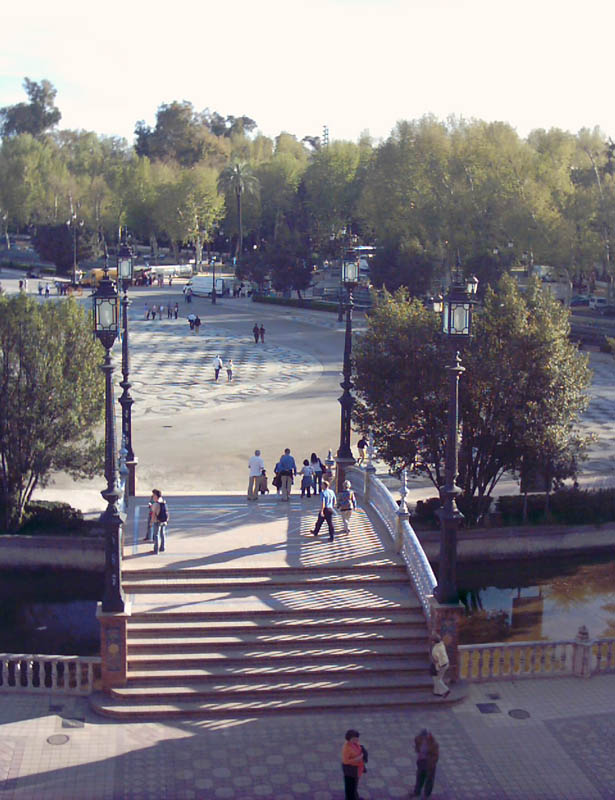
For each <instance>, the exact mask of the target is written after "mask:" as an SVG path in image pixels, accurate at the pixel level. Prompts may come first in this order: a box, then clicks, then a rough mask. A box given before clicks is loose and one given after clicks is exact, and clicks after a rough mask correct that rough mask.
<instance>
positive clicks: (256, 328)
mask: <svg viewBox="0 0 615 800" xmlns="http://www.w3.org/2000/svg"><path fill="white" fill-rule="evenodd" d="M252 333H253V334H254V344H258V335H259V333H260V329H259V327H258V322H255V323H254V327H253V328H252Z"/></svg>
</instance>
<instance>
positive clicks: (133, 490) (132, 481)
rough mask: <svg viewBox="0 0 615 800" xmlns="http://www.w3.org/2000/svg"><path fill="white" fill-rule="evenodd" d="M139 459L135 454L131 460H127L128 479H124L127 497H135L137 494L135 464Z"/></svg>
mask: <svg viewBox="0 0 615 800" xmlns="http://www.w3.org/2000/svg"><path fill="white" fill-rule="evenodd" d="M138 463H139V459H138V458H137V457H136V456H135V457H134V458H133V460H132V461H127V462H126V466H127V467H128V480H127V481H126V488H127V490H128V491H127V494H128V497H136V495H137V464H138Z"/></svg>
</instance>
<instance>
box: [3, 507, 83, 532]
mask: <svg viewBox="0 0 615 800" xmlns="http://www.w3.org/2000/svg"><path fill="white" fill-rule="evenodd" d="M97 524H98V522H97V521H96V522H93V521H91V520H84V519H83V514H82V513H81V511H79V510H78V509H76V508H73V507H72V506H70V505H69V504H68V503H59V502H52V501H47V500H35V501H32V502H30V503H28V505H27V506H26V511H25V514H24V521H23V524H22V526H21V527H20V528H19V530H18V531H17V533H18V534H25V535H30V536H32V535H34V534H36V535H41V534H43V535H44V534H50V535H59V534H75V533H80V534H83V533H88V532H90V531H91V530H92V528H93V527H94V526H95V525H97Z"/></svg>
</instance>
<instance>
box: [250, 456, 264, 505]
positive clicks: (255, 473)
mask: <svg viewBox="0 0 615 800" xmlns="http://www.w3.org/2000/svg"><path fill="white" fill-rule="evenodd" d="M264 469H265V462H264V461H263V458H262V456H261V451H260V450H255V451H254V455H253V456H250V460H249V461H248V470H249V473H250V477H249V480H248V500H256V499H257V496H258V494H257V493H258V487H259V485H260V478H261V475H262V474H263V471H264Z"/></svg>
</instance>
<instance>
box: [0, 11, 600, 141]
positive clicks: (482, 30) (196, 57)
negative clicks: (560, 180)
mask: <svg viewBox="0 0 615 800" xmlns="http://www.w3.org/2000/svg"><path fill="white" fill-rule="evenodd" d="M11 6H12V7H11V8H9V9H8V10H7V9H6V8H5V10H4V11H3V22H4V25H3V43H2V48H1V52H0V106H4V105H9V104H13V103H16V102H20V101H22V100H24V99H25V95H24V92H23V89H22V82H23V78H24V77H25V76H28V77H29V78H31V79H32V80H36V81H39V80H42V79H43V78H47V79H48V80H50V81H51V82H52V83H53V84H54V86H55V87H56V88H57V90H58V95H57V98H56V102H57V105H58V107H59V109H60V111H61V112H62V121H61V123H60V126H61V127H63V128H85V129H87V130H94V131H96V132H97V133H104V134H110V135H120V136H125V137H126V138H127V139H128V140H129V141H130V142H132V140H133V131H134V126H135V123H136V121H137V120H140V119H143V120H145V121H146V122H147V123H148V124H153V123H154V121H155V114H156V109H157V108H158V106H159V105H160V104H161V103H168V102H171V101H173V100H189V101H190V102H191V103H192V104H193V106H194V108H195V109H196V110H198V111H200V110H203V109H204V108H209V109H210V110H212V111H214V110H215V111H218V112H219V113H221V114H223V115H224V116H226V115H228V114H232V115H234V116H241V115H243V114H245V115H247V116H249V117H252V118H253V119H254V120H256V122H257V124H258V127H259V129H260V130H261V131H262V132H263V133H265V134H266V135H269V136H276V135H277V134H278V133H279V132H280V131H282V130H286V131H288V132H290V133H294V134H295V135H296V136H297V137H298V138H299V139H301V138H302V137H303V136H305V135H320V133H321V132H322V127H323V125H327V126H328V127H329V132H330V138H331V139H352V140H356V139H357V138H358V136H359V135H360V133H361V132H362V131H364V130H366V129H368V130H369V132H370V133H371V135H372V136H373V137H375V138H376V139H378V138H383V137H386V136H388V134H389V133H390V131H391V129H392V128H393V127H394V125H395V122H396V121H397V120H399V119H414V118H418V117H420V116H422V115H423V114H426V113H433V114H435V115H436V116H437V117H440V118H446V117H447V116H448V115H449V114H455V115H459V116H463V117H465V118H473V117H474V118H481V119H485V120H504V121H507V122H510V123H511V124H512V125H513V126H514V127H515V128H516V129H517V131H518V132H519V134H521V135H522V136H525V135H527V133H528V132H529V131H530V130H532V129H533V128H539V127H541V128H550V127H561V128H564V129H567V130H571V131H574V132H576V131H578V130H579V129H580V128H581V127H593V126H595V125H598V126H600V127H601V128H602V130H603V131H604V133H605V134H607V135H610V136H613V137H614V138H615V105H614V103H613V73H614V62H615V55H614V47H613V44H612V42H613V37H614V36H615V3H613V2H612V0H611V1H610V2H606V1H604V2H601V1H599V0H585V2H583V3H578V2H576V3H574V4H573V3H572V2H570V0H560V1H559V2H556V1H555V0H533V2H529V1H528V0H517V2H514V3H509V2H506V3H504V2H502V0H315V1H313V2H297V0H258V2H257V1H256V0H226V2H224V0H215V2H212V0H205V2H201V3H198V4H193V3H192V2H189V1H188V0H174V2H167V3H164V4H162V5H158V6H155V5H154V4H153V3H151V2H144V0H123V2H119V1H118V0H108V1H107V2H105V3H103V4H100V3H99V4H90V3H87V2H84V1H83V0H79V1H78V2H77V1H76V0H56V2H54V3H51V4H50V3H49V2H48V0H45V2H42V0H29V2H27V3H24V5H23V8H24V9H27V12H28V13H27V15H26V13H25V12H23V13H22V12H21V11H20V5H19V4H15V3H12V4H11Z"/></svg>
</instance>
